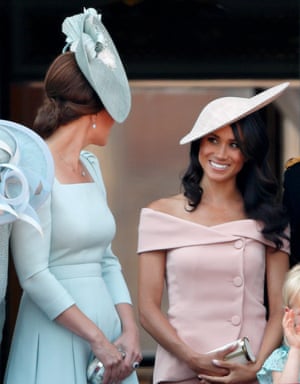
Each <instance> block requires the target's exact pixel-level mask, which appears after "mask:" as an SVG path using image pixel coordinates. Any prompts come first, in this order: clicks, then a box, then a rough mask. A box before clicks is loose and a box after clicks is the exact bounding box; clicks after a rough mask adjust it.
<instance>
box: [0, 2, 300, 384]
mask: <svg viewBox="0 0 300 384" xmlns="http://www.w3.org/2000/svg"><path fill="white" fill-rule="evenodd" d="M83 7H86V8H88V7H93V8H96V9H97V10H98V11H99V12H100V13H102V21H103V23H104V25H105V26H106V27H107V29H108V31H109V32H110V34H111V36H112V38H113V40H114V42H115V45H116V46H117V48H118V50H119V53H120V56H121V58H122V60H123V63H124V66H125V69H126V71H127V74H128V77H129V80H130V86H131V90H132V110H131V112H130V115H129V118H128V119H127V120H126V122H125V123H123V124H122V125H116V126H115V127H114V129H113V130H112V135H111V137H110V141H109V143H108V145H107V146H106V147H105V148H96V147H95V148H94V147H92V148H90V149H91V150H92V151H94V152H95V153H96V154H97V156H98V157H99V159H100V161H101V166H102V170H103V173H104V178H105V182H106V185H107V191H108V199H109V203H110V206H111V209H112V211H113V213H114V215H115V218H116V221H117V235H116V238H115V240H114V243H113V248H114V251H115V253H116V254H117V255H118V256H119V258H120V260H121V263H122V265H123V269H124V274H125V277H126V279H127V282H128V285H129V288H130V290H131V293H132V298H133V303H134V306H135V309H136V304H137V263H138V256H137V254H136V246H137V233H138V221H139V212H140V209H141V208H142V207H144V206H145V205H147V204H148V203H149V202H151V201H152V200H154V199H157V198H160V197H163V196H168V195H170V194H176V193H178V192H179V188H180V176H181V174H182V172H183V171H184V170H185V167H186V166H187V162H188V151H189V147H188V146H179V144H178V143H179V139H180V138H181V137H182V136H183V135H185V134H186V133H187V132H188V131H189V130H190V129H191V127H192V125H193V123H194V122H195V120H196V118H197V116H198V114H199V112H200V111H201V109H202V107H203V106H204V105H205V104H206V103H207V102H209V101H210V100H212V99H214V98H216V97H220V96H226V95H235V96H243V97H244V96H247V97H248V96H251V95H254V94H255V93H257V92H259V91H261V90H263V89H265V88H267V87H270V86H273V85H276V84H278V83H280V82H282V81H289V82H290V87H289V89H288V90H287V91H286V92H285V93H284V94H283V96H282V97H280V99H278V100H277V101H276V102H275V103H274V104H272V105H270V106H268V107H267V108H265V109H264V110H263V111H262V112H263V117H264V119H265V122H266V124H267V129H268V133H269V135H270V138H271V149H270V161H271V165H272V167H273V170H274V172H275V174H276V175H277V177H278V179H279V181H280V182H281V181H282V175H283V171H284V164H285V162H286V160H288V159H289V158H290V157H295V156H300V52H299V49H300V23H299V17H300V5H299V1H298V0H272V1H271V0H243V1H241V0H123V1H116V0H115V1H113V0H110V1H109V0H107V1H100V0H99V1H97V0H94V1H90V0H86V1H82V0H57V1H56V0H42V1H41V0H0V82H1V84H0V85H1V87H0V118H2V119H10V120H14V121H17V122H19V123H22V124H25V125H28V126H31V124H32V122H33V119H34V116H35V113H36V110H37V108H38V107H39V105H40V103H41V100H42V97H43V91H42V81H43V76H44V74H45V72H46V70H47V67H48V65H49V64H50V62H51V61H52V60H53V59H54V57H55V56H57V55H58V54H59V53H61V51H62V48H63V47H64V45H65V42H64V41H65V37H64V35H63V34H62V32H61V24H62V22H63V20H64V18H65V17H67V16H71V15H73V14H76V13H81V12H82V11H83ZM19 298H20V288H19V285H18V281H17V278H16V276H15V272H14V268H13V265H12V264H11V263H10V269H9V286H8V292H7V321H6V325H5V330H4V340H3V343H2V348H1V372H3V369H4V366H5V362H6V358H7V353H8V348H9V344H10V340H11V335H12V331H13V327H14V322H15V317H16V312H17V306H18V303H19ZM166 305H167V303H166V299H165V302H164V306H165V307H166ZM141 338H142V347H143V352H144V362H143V366H142V367H141V368H140V369H139V374H140V379H141V381H145V382H150V381H151V374H152V365H153V359H154V353H155V347H156V344H155V343H154V341H153V340H152V339H151V337H149V336H148V335H147V334H146V333H145V332H144V331H143V330H142V329H141ZM1 372H0V373H1ZM0 380H1V375H0Z"/></svg>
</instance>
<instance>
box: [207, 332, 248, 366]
mask: <svg viewBox="0 0 300 384" xmlns="http://www.w3.org/2000/svg"><path fill="white" fill-rule="evenodd" d="M235 343H237V344H238V345H237V348H236V349H235V350H234V351H232V352H230V353H228V355H226V356H225V358H224V360H228V361H232V362H235V363H238V364H247V363H255V361H256V358H255V356H254V354H253V352H252V349H251V346H250V343H249V339H248V337H243V338H242V339H239V340H237V341H233V342H232V343H229V344H226V345H223V346H222V347H220V348H217V349H214V350H213V351H209V352H208V353H212V352H218V351H222V350H224V349H225V348H227V347H229V346H230V345H233V344H235Z"/></svg>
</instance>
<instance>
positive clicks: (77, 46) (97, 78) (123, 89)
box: [62, 8, 131, 123]
mask: <svg viewBox="0 0 300 384" xmlns="http://www.w3.org/2000/svg"><path fill="white" fill-rule="evenodd" d="M62 31H63V33H64V34H65V35H66V36H67V38H66V43H67V44H66V46H65V48H64V50H63V52H65V51H66V50H67V49H70V50H71V51H72V52H74V53H75V58H76V62H77V64H78V66H79V68H80V69H81V71H82V73H83V75H84V76H85V78H86V79H87V80H88V82H89V83H90V85H91V86H92V87H93V89H94V90H95V92H96V93H97V95H98V96H99V98H100V100H101V101H102V103H103V105H104V107H105V109H106V110H107V112H108V113H109V114H110V115H111V116H112V118H113V119H114V120H115V121H117V122H119V123H121V122H123V121H124V120H125V119H126V117H127V116H128V114H129V111H130V108H131V94H130V87H129V84H128V79H127V76H126V73H125V69H124V67H123V64H122V62H121V59H120V57H119V54H118V51H117V49H116V47H115V45H114V43H113V41H112V38H111V37H110V35H109V33H108V32H107V30H106V28H105V27H104V25H103V23H102V21H101V14H98V13H97V11H96V10H95V9H94V8H88V9H85V8H84V12H83V13H81V14H78V15H75V16H71V17H67V18H66V19H65V20H64V22H63V24H62Z"/></svg>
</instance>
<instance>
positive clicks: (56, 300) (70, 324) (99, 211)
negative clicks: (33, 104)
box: [5, 9, 142, 384]
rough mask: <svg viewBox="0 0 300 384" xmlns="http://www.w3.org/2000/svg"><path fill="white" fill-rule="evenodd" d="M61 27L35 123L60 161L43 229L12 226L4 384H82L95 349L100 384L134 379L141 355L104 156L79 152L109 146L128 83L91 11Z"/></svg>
mask: <svg viewBox="0 0 300 384" xmlns="http://www.w3.org/2000/svg"><path fill="white" fill-rule="evenodd" d="M63 31H64V32H65V33H66V35H67V42H68V44H70V48H71V52H65V53H63V54H61V55H60V56H58V57H57V58H56V59H55V60H54V62H53V63H52V64H51V66H50V68H49V70H48V72H47V74H46V78H45V91H46V99H45V101H44V103H43V105H42V107H41V108H40V110H39V111H38V114H37V117H36V120H35V122H34V129H35V130H36V132H38V133H39V134H40V135H41V136H42V137H43V138H44V139H46V142H47V144H48V146H49V148H50V150H51V153H52V156H53V159H54V163H55V181H54V186H53V189H52V193H51V196H50V198H49V199H48V200H47V202H46V203H45V204H44V205H43V206H42V207H41V208H40V210H39V217H40V221H41V225H42V229H43V233H44V235H43V237H40V236H37V234H36V233H35V232H34V230H32V229H31V227H30V226H29V225H26V224H23V223H16V225H14V226H13V229H12V253H13V257H14V262H15V266H16V271H17V274H18V277H19V280H20V284H21V286H22V288H23V290H24V293H23V296H22V300H21V303H20V308H19V313H18V318H17V323H16V327H15V332H14V337H13V342H12V346H11V350H10V355H9V360H8V364H7V370H6V375H5V384H20V383H26V384H50V383H51V384H53V383H55V384H75V383H76V384H86V383H87V366H88V363H89V361H90V359H91V358H92V357H93V356H96V357H97V358H98V359H99V360H100V361H101V362H102V363H103V366H104V373H103V384H108V383H112V382H115V383H120V382H124V383H126V384H127V383H128V384H136V383H137V375H136V372H135V369H134V368H135V367H136V366H137V364H138V363H139V362H140V360H141V358H142V356H141V352H140V346H139V335H138V328H137V325H136V322H135V319H134V315H133V310H132V304H131V300H130V295H129V292H128V289H127V285H126V282H125V280H124V277H123V274H122V269H121V266H120V263H119V261H118V258H117V257H116V256H115V255H114V254H113V252H112V250H111V242H112V240H113V238H114V235H115V222H114V218H113V216H112V213H111V211H110V209H109V207H108V205H107V201H106V192H105V187H104V184H103V180H102V175H101V170H100V167H99V164H98V160H97V158H96V157H95V156H94V155H93V154H92V153H90V152H86V151H84V150H83V149H84V148H86V147H87V146H88V145H89V144H94V145H98V146H104V145H105V144H106V142H107V140H108V136H109V132H110V129H111V127H112V125H113V123H114V122H115V121H117V122H122V121H123V120H124V119H125V118H126V117H127V115H128V113H129V110H130V92H129V85H128V81H127V78H126V75H125V73H124V69H123V66H122V64H121V62H120V59H119V57H118V54H117V51H116V50H115V48H114V46H113V43H112V41H111V40H110V38H109V35H108V34H107V32H106V30H105V28H104V26H103V24H102V23H101V16H100V15H98V14H97V13H96V11H95V10H93V9H88V10H84V13H83V14H80V15H75V16H73V17H71V18H67V19H66V20H65V22H64V24H63ZM75 31H77V35H76V33H75ZM100 42H101V44H102V45H100ZM96 46H97V50H96ZM94 79H96V80H95V82H94V81H93V80H94ZM102 371H103V370H102Z"/></svg>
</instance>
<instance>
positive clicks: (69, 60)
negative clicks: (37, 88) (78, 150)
mask: <svg viewBox="0 0 300 384" xmlns="http://www.w3.org/2000/svg"><path fill="white" fill-rule="evenodd" d="M44 89H45V99H44V101H43V104H42V106H41V107H40V108H39V110H38V112H37V116H36V118H35V120H34V123H33V129H34V131H36V132H37V133H38V134H39V135H40V136H42V137H43V138H44V139H47V138H48V137H50V136H51V135H52V133H53V132H55V130H56V129H57V128H58V127H59V126H60V125H64V124H67V123H70V122H72V121H74V120H76V119H78V118H79V117H81V116H84V115H89V114H93V113H97V112H99V111H101V110H102V109H104V106H103V104H102V102H101V100H100V98H99V97H98V95H97V94H96V92H95V91H94V90H93V88H92V87H91V86H90V84H89V83H88V81H87V80H86V78H85V77H84V75H83V74H82V72H81V70H80V68H79V67H78V65H77V63H76V60H75V55H74V53H73V52H66V53H63V54H61V55H59V56H58V57H56V59H55V60H54V61H53V62H52V64H51V65H50V67H49V69H48V71H47V73H46V76H45V80H44Z"/></svg>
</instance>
